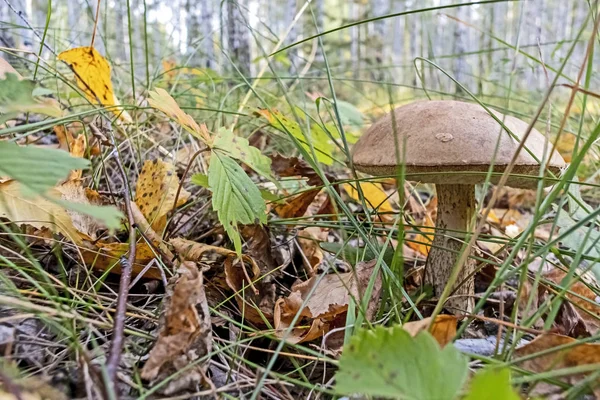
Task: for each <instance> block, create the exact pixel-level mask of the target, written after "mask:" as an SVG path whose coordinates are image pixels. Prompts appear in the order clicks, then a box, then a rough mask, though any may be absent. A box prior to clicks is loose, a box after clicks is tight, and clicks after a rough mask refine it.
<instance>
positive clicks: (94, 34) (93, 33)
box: [90, 0, 100, 47]
mask: <svg viewBox="0 0 600 400" xmlns="http://www.w3.org/2000/svg"><path fill="white" fill-rule="evenodd" d="M99 18H100V0H98V5H97V6H96V18H94V30H93V31H92V42H91V43H90V47H94V41H95V40H96V30H97V29H98V19H99Z"/></svg>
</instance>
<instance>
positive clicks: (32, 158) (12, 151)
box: [0, 141, 122, 229]
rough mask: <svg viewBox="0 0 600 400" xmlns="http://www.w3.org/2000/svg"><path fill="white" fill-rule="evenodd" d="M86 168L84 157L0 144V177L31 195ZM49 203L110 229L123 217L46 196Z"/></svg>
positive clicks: (111, 210)
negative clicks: (10, 179)
mask: <svg viewBox="0 0 600 400" xmlns="http://www.w3.org/2000/svg"><path fill="white" fill-rule="evenodd" d="M89 165H90V162H89V161H88V160H86V159H85V158H77V157H72V156H71V155H70V154H69V153H67V152H66V151H62V150H56V149H46V148H43V147H33V146H19V145H17V144H15V143H12V142H7V141H0V176H8V177H10V178H12V179H14V180H16V181H19V183H21V185H22V188H24V189H26V192H29V193H30V194H32V195H34V194H40V195H44V194H45V193H46V192H47V191H48V190H49V189H50V188H52V187H54V186H56V184H57V183H58V182H59V181H61V180H63V179H65V178H66V177H67V175H68V174H69V171H71V170H74V169H85V168H88V167H89ZM24 194H27V193H24ZM48 200H50V201H53V202H54V203H56V204H60V205H61V206H63V207H65V208H67V209H69V210H73V211H77V212H80V213H83V214H87V215H89V216H91V217H93V218H96V219H98V220H99V221H102V223H103V224H104V225H106V227H107V228H109V229H116V228H118V227H119V225H120V224H121V218H122V214H121V212H120V211H119V210H117V209H116V208H115V207H103V206H95V205H91V204H80V203H73V202H68V201H64V200H60V199H55V198H52V197H48Z"/></svg>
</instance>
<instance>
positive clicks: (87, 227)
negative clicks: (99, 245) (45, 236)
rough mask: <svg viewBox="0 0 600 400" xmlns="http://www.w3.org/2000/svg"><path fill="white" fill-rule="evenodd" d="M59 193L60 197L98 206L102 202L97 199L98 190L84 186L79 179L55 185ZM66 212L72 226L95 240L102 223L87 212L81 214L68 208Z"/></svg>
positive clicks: (87, 237)
mask: <svg viewBox="0 0 600 400" xmlns="http://www.w3.org/2000/svg"><path fill="white" fill-rule="evenodd" d="M56 190H58V191H59V192H60V193H61V199H63V200H66V201H69V202H73V203H79V204H89V205H92V204H93V205H97V206H100V205H102V203H101V202H100V200H99V195H98V192H96V191H94V190H91V189H88V188H84V187H83V185H82V182H81V181H79V180H70V181H68V182H65V183H63V184H62V185H59V186H57V187H56ZM67 213H68V214H69V216H70V217H71V221H72V222H73V226H75V228H76V229H77V230H78V231H79V233H81V234H83V235H84V236H85V238H86V239H89V240H96V235H97V233H98V230H99V229H100V228H103V226H102V224H101V223H100V222H99V221H98V220H97V219H95V218H93V217H92V216H90V215H88V214H82V213H79V212H77V211H74V210H68V209H67Z"/></svg>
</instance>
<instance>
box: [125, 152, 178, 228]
mask: <svg viewBox="0 0 600 400" xmlns="http://www.w3.org/2000/svg"><path fill="white" fill-rule="evenodd" d="M178 187H179V178H178V177H177V172H176V170H175V166H174V165H173V164H170V163H166V162H164V161H162V160H154V161H146V162H144V166H143V167H142V172H141V173H140V176H139V178H138V182H137V186H136V193H135V203H136V204H137V205H138V207H139V209H140V210H141V211H142V213H143V214H144V217H145V218H146V220H147V221H148V222H149V223H150V226H151V227H152V229H154V231H155V232H157V233H159V234H160V233H162V230H163V229H164V228H165V225H166V224H167V214H168V213H169V212H170V211H171V210H172V209H173V208H175V207H178V206H180V205H182V204H184V203H185V202H186V201H187V199H188V198H189V197H190V193H189V192H188V191H187V190H185V189H183V188H182V189H181V191H180V193H179V198H178V199H177V204H174V202H175V195H176V194H177V188H178Z"/></svg>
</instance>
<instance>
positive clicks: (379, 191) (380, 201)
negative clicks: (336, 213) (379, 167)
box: [343, 182, 395, 219]
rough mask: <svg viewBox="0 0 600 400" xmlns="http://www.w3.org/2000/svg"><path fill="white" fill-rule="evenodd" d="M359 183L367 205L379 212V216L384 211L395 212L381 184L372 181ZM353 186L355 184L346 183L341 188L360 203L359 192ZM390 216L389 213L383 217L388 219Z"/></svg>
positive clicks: (382, 215)
mask: <svg viewBox="0 0 600 400" xmlns="http://www.w3.org/2000/svg"><path fill="white" fill-rule="evenodd" d="M359 185H360V189H361V191H362V194H363V196H364V199H365V203H366V204H367V207H369V208H370V209H372V210H377V213H378V215H379V214H381V217H384V215H385V214H386V213H388V214H393V213H395V210H394V208H393V207H392V204H391V203H390V200H389V196H388V194H387V193H386V192H385V191H384V190H383V188H382V187H381V184H379V183H373V182H359ZM355 186H356V184H349V183H346V184H345V185H343V188H344V190H345V191H346V193H348V196H350V197H351V198H352V199H353V200H354V201H356V202H358V203H359V204H362V202H361V196H360V193H359V191H358V190H357V189H356V187H355ZM390 217H391V216H390V215H387V217H385V218H387V219H389V218H390ZM392 219H393V218H392Z"/></svg>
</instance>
